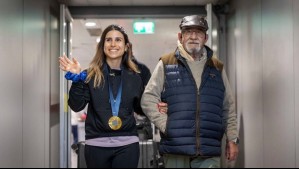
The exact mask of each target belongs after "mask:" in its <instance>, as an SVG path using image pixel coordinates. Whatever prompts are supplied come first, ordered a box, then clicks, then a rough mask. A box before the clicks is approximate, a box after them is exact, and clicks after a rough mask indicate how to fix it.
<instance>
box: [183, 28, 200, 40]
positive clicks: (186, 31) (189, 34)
mask: <svg viewBox="0 0 299 169" xmlns="http://www.w3.org/2000/svg"><path fill="white" fill-rule="evenodd" d="M182 32H183V34H184V35H185V36H187V37H190V36H191V35H193V33H195V36H196V37H201V38H203V37H205V35H206V34H205V33H204V32H202V31H200V30H197V29H187V30H183V31H182Z"/></svg>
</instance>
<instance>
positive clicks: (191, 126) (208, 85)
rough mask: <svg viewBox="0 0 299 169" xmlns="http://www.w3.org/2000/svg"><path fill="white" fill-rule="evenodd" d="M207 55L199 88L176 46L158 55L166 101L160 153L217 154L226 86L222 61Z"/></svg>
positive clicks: (219, 153)
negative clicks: (165, 122) (165, 123)
mask: <svg viewBox="0 0 299 169" xmlns="http://www.w3.org/2000/svg"><path fill="white" fill-rule="evenodd" d="M206 49H207V51H208V55H207V56H208V59H207V63H206V65H205V68H204V71H203V74H202V81H201V86H200V88H199V90H198V88H197V86H196V82H195V80H194V78H193V75H192V72H191V70H190V68H189V66H188V65H187V62H186V60H185V59H184V58H183V57H182V56H180V53H179V51H178V50H177V51H176V53H175V54H170V55H167V56H164V57H162V58H161V60H162V61H163V63H164V68H165V84H164V91H163V92H162V101H163V102H166V103H167V104H168V113H167V114H168V119H167V126H166V131H165V134H161V142H160V153H161V154H178V155H188V156H220V155H221V139H222V137H223V133H224V128H225V127H224V124H223V110H222V108H223V100H224V92H225V87H224V84H223V80H222V75H221V72H222V67H223V65H222V63H221V62H220V61H219V60H217V59H215V58H212V55H213V52H212V51H211V50H210V49H209V48H208V47H206Z"/></svg>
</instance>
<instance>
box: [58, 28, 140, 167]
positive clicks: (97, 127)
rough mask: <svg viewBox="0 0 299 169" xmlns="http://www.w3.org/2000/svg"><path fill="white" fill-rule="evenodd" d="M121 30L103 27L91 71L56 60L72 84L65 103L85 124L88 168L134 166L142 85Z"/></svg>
mask: <svg viewBox="0 0 299 169" xmlns="http://www.w3.org/2000/svg"><path fill="white" fill-rule="evenodd" d="M131 57H132V50H131V48H130V46H129V38H128V35H127V34H126V32H125V31H124V29H123V28H122V27H120V26H118V25H110V26H108V27H107V28H106V29H105V30H104V31H103V34H102V37H101V41H100V42H99V44H98V46H97V52H96V55H95V57H94V58H93V60H92V62H91V64H90V67H89V68H88V69H87V70H86V71H83V72H81V67H80V64H79V63H78V62H77V61H76V59H73V60H69V59H68V58H67V57H65V56H64V57H60V60H59V61H60V68H61V69H62V70H63V71H67V72H68V73H67V74H66V78H67V79H69V80H72V81H73V83H72V86H71V89H70V92H69V100H68V104H69V106H70V108H71V109H72V110H73V111H75V112H78V111H81V110H82V109H84V107H85V106H86V105H87V104H88V113H87V119H86V122H85V132H86V136H85V138H86V142H85V143H86V147H85V159H86V164H87V167H89V168H98V167H101V168H106V167H107V168H124V167H126V168H128V167H131V168H137V166H138V160H139V138H138V134H137V128H136V121H135V118H134V113H133V112H136V113H139V114H142V109H141V107H140V99H141V95H142V93H143V88H144V87H143V85H142V84H143V83H142V80H141V78H140V75H139V74H138V73H139V70H138V68H137V66H136V65H135V64H134V63H133V62H132V60H131Z"/></svg>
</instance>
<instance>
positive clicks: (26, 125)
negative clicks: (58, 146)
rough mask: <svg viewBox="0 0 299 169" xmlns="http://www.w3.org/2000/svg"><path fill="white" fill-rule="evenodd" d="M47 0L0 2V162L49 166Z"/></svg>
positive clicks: (48, 6)
mask: <svg viewBox="0 0 299 169" xmlns="http://www.w3.org/2000/svg"><path fill="white" fill-rule="evenodd" d="M53 2H54V1H50V0H40V1H35V0H22V1H20V0H1V1H0V35H1V36H0V37H1V38H0V59H1V61H0V77H1V81H0V93H1V95H0V100H1V112H2V113H1V118H0V135H1V137H0V143H1V144H0V167H9V168H10V167H18V168H19V167H26V168H27V167H42V168H44V167H49V166H50V162H49V161H50V160H49V159H50V134H49V131H50V116H49V110H50V84H51V82H50V57H49V56H50V3H53ZM56 43H59V41H57V42H56ZM57 139H58V138H57ZM57 155H58V154H57Z"/></svg>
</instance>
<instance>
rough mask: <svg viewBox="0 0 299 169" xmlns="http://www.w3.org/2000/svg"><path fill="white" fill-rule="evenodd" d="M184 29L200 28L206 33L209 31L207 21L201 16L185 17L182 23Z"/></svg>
mask: <svg viewBox="0 0 299 169" xmlns="http://www.w3.org/2000/svg"><path fill="white" fill-rule="evenodd" d="M184 27H199V28H200V29H202V30H203V31H205V32H206V31H207V30H208V29H209V27H208V22H207V21H206V19H205V18H204V17H202V16H199V15H190V16H185V17H184V18H183V19H182V21H181V24H180V29H181V30H182V29H183V28H184Z"/></svg>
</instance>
